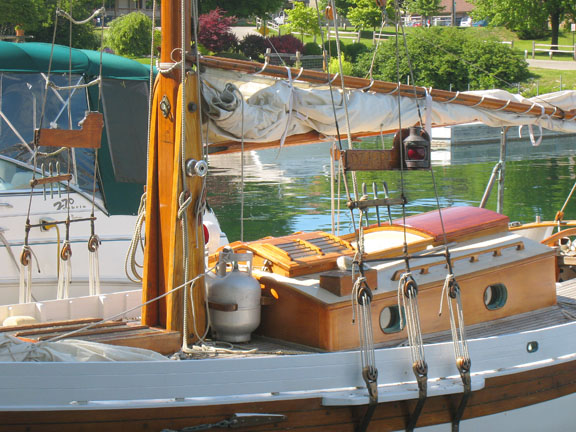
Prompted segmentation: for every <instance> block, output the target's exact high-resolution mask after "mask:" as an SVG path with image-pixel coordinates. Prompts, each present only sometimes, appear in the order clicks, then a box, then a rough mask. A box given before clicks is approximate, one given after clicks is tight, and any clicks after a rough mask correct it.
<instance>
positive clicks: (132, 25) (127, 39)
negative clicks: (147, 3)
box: [107, 12, 152, 56]
mask: <svg viewBox="0 0 576 432" xmlns="http://www.w3.org/2000/svg"><path fill="white" fill-rule="evenodd" d="M151 29H152V20H151V19H150V18H149V17H148V16H146V15H145V14H143V13H141V12H132V13H130V14H128V15H124V16H121V17H119V18H116V19H115V20H112V21H111V22H110V31H109V33H108V40H107V41H108V43H109V44H110V47H111V48H112V49H113V50H114V51H115V52H116V53H117V54H121V55H129V56H140V55H146V54H150V44H151V42H152V36H151V33H150V31H151Z"/></svg>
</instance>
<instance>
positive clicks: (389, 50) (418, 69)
mask: <svg viewBox="0 0 576 432" xmlns="http://www.w3.org/2000/svg"><path fill="white" fill-rule="evenodd" d="M406 45H407V47H408V52H409V53H410V59H411V63H412V69H413V75H414V79H413V80H412V79H410V82H411V83H414V84H416V85H419V86H426V87H429V86H432V87H434V88H438V89H446V90H448V89H449V88H450V86H451V85H452V89H453V90H460V91H462V90H467V89H468V84H470V89H472V90H473V89H482V88H492V87H499V88H502V87H506V84H507V83H514V82H519V81H522V80H524V79H525V78H526V77H527V76H528V65H527V63H526V61H525V60H524V59H523V58H522V57H521V56H519V55H518V54H516V53H515V52H514V51H513V50H512V49H511V48H510V47H509V46H507V45H504V44H501V43H499V42H497V41H494V40H492V41H483V40H478V39H475V38H474V36H472V35H470V33H469V32H463V31H459V30H458V29H455V28H450V27H444V28H442V27H431V28H429V29H413V31H412V32H410V33H409V34H408V35H407V38H406ZM399 57H400V58H399V69H400V78H399V79H400V82H404V83H405V82H407V80H408V76H409V75H410V66H409V62H408V59H407V58H406V53H405V50H404V49H401V50H400V53H399ZM371 62H372V53H369V52H367V53H364V54H360V55H359V56H358V59H357V61H356V63H354V74H355V75H356V76H365V75H366V73H367V71H368V70H369V69H370V64H371ZM396 73H397V71H396V43H395V41H394V40H388V41H386V42H384V43H382V44H380V47H379V48H378V51H377V53H376V58H375V61H374V70H373V76H374V78H376V79H381V80H384V81H393V82H396V81H397V79H398V78H397V75H396Z"/></svg>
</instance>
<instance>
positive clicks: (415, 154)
mask: <svg viewBox="0 0 576 432" xmlns="http://www.w3.org/2000/svg"><path fill="white" fill-rule="evenodd" d="M402 145H403V146H404V149H403V150H404V153H403V156H404V166H405V167H406V168H408V169H414V168H416V169H417V168H430V137H429V136H428V134H427V133H426V132H424V131H422V129H421V128H420V127H418V126H412V127H411V128H410V133H409V135H408V136H407V137H406V138H404V140H403V141H402Z"/></svg>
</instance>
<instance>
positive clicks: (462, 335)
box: [438, 274, 472, 432]
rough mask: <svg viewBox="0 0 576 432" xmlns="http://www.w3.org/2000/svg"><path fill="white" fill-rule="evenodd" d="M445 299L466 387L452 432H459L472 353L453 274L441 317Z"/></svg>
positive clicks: (446, 287)
mask: <svg viewBox="0 0 576 432" xmlns="http://www.w3.org/2000/svg"><path fill="white" fill-rule="evenodd" d="M444 297H446V302H447V303H448V309H449V311H450V331H451V333H452V342H453V347H454V359H455V361H456V367H457V368H458V372H459V373H460V379H461V380H462V384H463V386H464V394H463V395H462V398H461V399H460V404H459V405H458V409H457V410H456V412H455V413H454V417H453V418H452V432H457V431H458V430H459V428H460V420H461V419H462V415H463V414H464V410H465V408H466V405H467V403H468V399H469V397H470V394H471V392H472V381H471V378H470V369H471V366H472V361H471V360H470V352H469V351H468V341H467V338H466V326H465V325H464V312H463V308H462V298H461V295H460V286H459V285H458V283H457V282H456V279H455V278H454V275H453V274H448V275H447V276H446V279H445V280H444V286H443V288H442V294H441V296H440V311H439V312H438V315H439V316H440V315H442V303H443V300H444ZM454 304H455V305H454Z"/></svg>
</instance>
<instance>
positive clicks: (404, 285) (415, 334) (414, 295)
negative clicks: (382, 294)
mask: <svg viewBox="0 0 576 432" xmlns="http://www.w3.org/2000/svg"><path fill="white" fill-rule="evenodd" d="M398 310H399V313H400V328H402V327H403V326H404V316H403V315H404V314H403V312H404V313H405V314H406V319H405V323H406V331H407V333H408V344H409V346H410V355H411V358H412V371H413V373H414V376H415V377H416V382H417V383H418V403H417V404H416V407H415V408H414V411H413V412H412V414H411V415H410V418H409V422H408V426H407V427H406V430H407V431H413V430H414V428H415V427H416V423H417V422H418V418H419V417H420V414H421V412H422V408H423V407H424V402H425V401H426V397H427V395H428V365H427V363H426V359H425V356H424V343H423V341H422V329H421V326H420V316H419V312H418V285H417V284H416V281H415V280H414V278H413V277H412V274H411V273H409V272H408V273H404V274H403V275H402V277H401V278H400V281H399V282H398Z"/></svg>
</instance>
